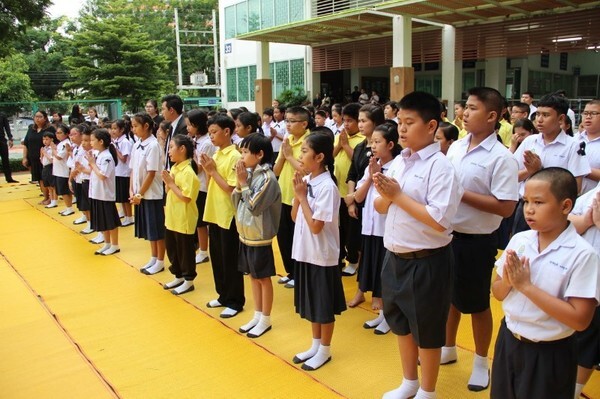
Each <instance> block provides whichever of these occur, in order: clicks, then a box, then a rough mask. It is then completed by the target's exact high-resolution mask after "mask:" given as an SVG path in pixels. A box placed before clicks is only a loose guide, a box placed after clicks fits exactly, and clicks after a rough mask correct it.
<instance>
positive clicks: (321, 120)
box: [315, 110, 327, 127]
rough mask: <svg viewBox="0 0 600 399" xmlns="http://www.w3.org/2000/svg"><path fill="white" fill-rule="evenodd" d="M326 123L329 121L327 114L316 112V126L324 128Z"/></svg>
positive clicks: (320, 111)
mask: <svg viewBox="0 0 600 399" xmlns="http://www.w3.org/2000/svg"><path fill="white" fill-rule="evenodd" d="M326 121H327V114H325V111H322V110H318V111H316V112H315V126H317V127H324V126H325V122H326Z"/></svg>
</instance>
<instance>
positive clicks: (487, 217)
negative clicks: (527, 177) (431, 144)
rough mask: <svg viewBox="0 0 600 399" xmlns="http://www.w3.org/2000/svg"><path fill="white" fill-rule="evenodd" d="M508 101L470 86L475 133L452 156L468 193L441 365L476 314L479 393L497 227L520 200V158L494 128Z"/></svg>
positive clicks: (485, 370)
mask: <svg viewBox="0 0 600 399" xmlns="http://www.w3.org/2000/svg"><path fill="white" fill-rule="evenodd" d="M503 102H504V98H503V97H502V95H501V94H500V93H499V92H498V91H497V90H496V89H493V88H490V87H476V88H472V89H470V90H469V98H468V99H467V103H466V108H465V111H464V114H463V124H464V126H465V129H467V131H468V132H469V134H468V135H467V136H466V137H465V138H464V139H461V140H459V141H457V142H456V143H454V144H452V145H451V146H450V149H449V150H448V154H447V157H448V159H449V160H450V162H452V164H453V165H454V168H455V169H456V171H457V173H458V176H459V179H460V183H461V185H462V187H463V189H464V190H465V191H464V194H463V196H462V199H461V202H460V205H459V206H458V211H457V212H456V215H455V216H454V218H453V219H452V227H453V228H454V232H453V239H452V251H453V252H454V293H453V297H452V305H451V306H450V313H449V315H448V322H447V324H446V345H445V346H444V347H443V348H442V358H441V364H449V363H454V362H456V360H457V353H456V334H457V332H458V325H459V323H460V318H461V314H462V313H465V314H470V315H471V321H472V326H473V336H474V339H475V358H474V361H473V370H472V372H471V377H470V378H469V382H468V384H467V387H468V389H469V390H471V391H475V392H478V391H482V390H484V389H487V387H488V386H489V381H490V378H489V367H488V359H487V356H488V349H489V347H490V343H491V340H492V329H493V318H492V311H491V309H490V284H491V278H492V269H493V268H494V262H495V261H496V252H497V247H498V246H497V241H498V240H497V237H496V234H495V231H496V230H497V229H498V227H499V226H500V223H501V222H502V218H505V217H509V216H510V215H512V213H513V211H514V209H515V206H516V204H517V201H518V199H519V192H518V191H519V182H518V181H517V170H518V169H517V162H516V161H515V159H514V158H513V156H512V153H511V152H510V151H508V149H506V147H504V146H503V145H502V143H500V142H499V141H498V139H497V138H496V133H495V131H494V127H495V125H496V122H497V121H498V118H501V112H502V109H503Z"/></svg>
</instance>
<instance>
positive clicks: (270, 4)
mask: <svg viewBox="0 0 600 399" xmlns="http://www.w3.org/2000/svg"><path fill="white" fill-rule="evenodd" d="M274 12H275V3H274V0H262V1H261V2H260V17H261V18H260V20H261V23H262V29H266V28H271V27H273V26H274V25H275V18H274V16H273V13H274Z"/></svg>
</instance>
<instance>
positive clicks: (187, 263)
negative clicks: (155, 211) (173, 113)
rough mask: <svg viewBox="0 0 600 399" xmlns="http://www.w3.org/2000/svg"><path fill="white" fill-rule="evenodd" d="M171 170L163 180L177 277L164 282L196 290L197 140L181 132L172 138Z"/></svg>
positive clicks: (176, 290) (168, 243) (174, 289)
mask: <svg viewBox="0 0 600 399" xmlns="http://www.w3.org/2000/svg"><path fill="white" fill-rule="evenodd" d="M169 157H170V158H171V162H172V166H171V170H170V172H169V171H166V170H163V171H162V172H161V174H162V181H163V182H164V184H165V191H166V192H167V203H166V205H165V248H166V250H167V256H168V257H169V261H170V262H171V266H169V271H170V272H171V273H172V274H173V275H174V276H175V278H174V279H173V280H171V281H169V282H168V283H166V284H164V285H163V288H164V289H165V290H171V293H172V294H173V295H182V294H185V293H188V292H191V291H193V290H194V279H195V278H196V276H197V274H196V262H195V251H194V244H195V242H196V223H197V222H198V208H197V207H196V197H197V196H198V191H199V190H200V181H199V180H198V176H197V174H198V165H196V162H195V161H194V142H193V141H192V139H191V138H189V137H188V136H184V135H182V134H178V135H176V136H173V137H172V138H171V141H170V142H169Z"/></svg>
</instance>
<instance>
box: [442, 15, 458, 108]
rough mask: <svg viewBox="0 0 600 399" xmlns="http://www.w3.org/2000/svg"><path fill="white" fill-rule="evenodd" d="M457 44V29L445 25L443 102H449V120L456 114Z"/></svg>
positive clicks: (443, 37)
mask: <svg viewBox="0 0 600 399" xmlns="http://www.w3.org/2000/svg"><path fill="white" fill-rule="evenodd" d="M455 44H456V28H454V26H452V25H444V27H443V28H442V100H446V101H447V102H448V106H447V107H448V119H451V116H452V115H453V114H454V100H456V95H455V86H454V81H455V76H454V50H455Z"/></svg>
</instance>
